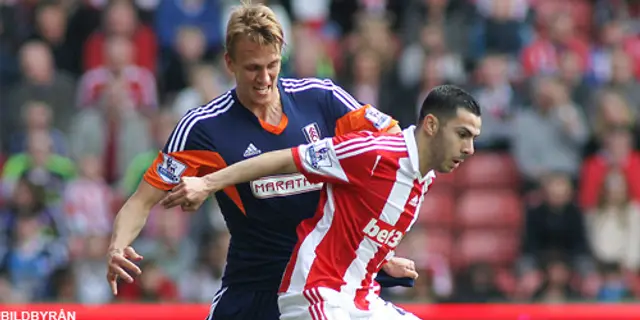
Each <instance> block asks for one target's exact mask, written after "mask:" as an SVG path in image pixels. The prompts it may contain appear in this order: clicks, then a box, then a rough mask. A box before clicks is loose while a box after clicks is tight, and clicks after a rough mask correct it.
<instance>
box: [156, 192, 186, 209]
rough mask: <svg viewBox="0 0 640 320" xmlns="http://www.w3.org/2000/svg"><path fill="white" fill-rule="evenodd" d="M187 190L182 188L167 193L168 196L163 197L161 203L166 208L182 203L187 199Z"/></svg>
mask: <svg viewBox="0 0 640 320" xmlns="http://www.w3.org/2000/svg"><path fill="white" fill-rule="evenodd" d="M186 197H187V190H186V189H184V188H182V189H179V190H175V191H171V192H169V193H168V194H167V196H166V197H165V198H164V199H162V201H161V204H162V205H163V206H164V207H165V208H166V209H170V208H173V207H175V206H177V205H181V204H183V203H184V201H185V200H186V199H187V198H186Z"/></svg>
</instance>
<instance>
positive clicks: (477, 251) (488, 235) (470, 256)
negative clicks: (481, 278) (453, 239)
mask: <svg viewBox="0 0 640 320" xmlns="http://www.w3.org/2000/svg"><path fill="white" fill-rule="evenodd" d="M519 240H520V238H519V236H518V233H517V232H513V231H496V230H483V231H479V230H473V231H467V232H464V233H462V234H461V235H460V237H459V238H458V241H457V243H456V244H455V245H454V251H453V252H454V255H455V256H454V257H453V262H454V266H455V268H456V269H460V268H465V267H468V266H469V265H470V264H472V263H477V262H486V263H490V264H492V265H495V266H506V265H509V264H511V263H512V262H513V261H514V259H515V257H516V255H517V253H518V251H519V250H518V249H519V247H520V241H519Z"/></svg>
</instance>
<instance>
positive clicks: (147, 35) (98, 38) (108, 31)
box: [83, 0, 158, 73]
mask: <svg viewBox="0 0 640 320" xmlns="http://www.w3.org/2000/svg"><path fill="white" fill-rule="evenodd" d="M103 14H104V16H103V18H102V29H101V30H98V31H95V32H94V33H93V34H91V36H90V37H89V39H87V41H86V42H85V44H84V52H83V67H84V70H85V71H89V70H93V69H97V68H100V67H102V66H105V65H108V64H109V60H110V59H111V58H110V57H108V53H106V52H108V51H106V50H105V47H106V46H107V42H108V41H109V38H112V37H123V38H125V39H128V40H129V41H130V42H131V45H132V47H133V57H132V58H131V63H132V64H135V65H137V66H138V67H142V68H145V69H146V70H147V71H149V72H151V73H155V72H156V68H157V55H158V44H157V40H156V37H155V34H154V33H153V30H152V29H151V28H150V27H148V26H146V25H144V24H143V23H141V22H140V21H138V14H137V12H136V8H135V7H134V6H133V4H132V3H131V1H128V0H114V1H109V2H108V5H107V6H106V7H105V8H104V11H103Z"/></svg>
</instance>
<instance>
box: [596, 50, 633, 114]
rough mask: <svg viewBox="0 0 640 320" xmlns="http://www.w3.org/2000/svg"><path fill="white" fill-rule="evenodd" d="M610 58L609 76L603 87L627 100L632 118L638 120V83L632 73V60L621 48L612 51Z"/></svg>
mask: <svg viewBox="0 0 640 320" xmlns="http://www.w3.org/2000/svg"><path fill="white" fill-rule="evenodd" d="M611 58H612V59H611V78H610V80H609V81H608V82H607V83H606V84H605V86H604V88H605V90H606V89H608V90H614V91H616V92H618V93H620V94H621V95H622V96H623V97H624V98H625V99H626V100H627V103H628V104H629V107H630V108H631V112H632V114H633V115H634V116H635V118H634V119H635V120H636V121H637V120H640V116H639V115H640V83H639V82H638V79H636V78H635V76H634V74H633V70H634V65H633V60H631V57H630V56H629V55H628V54H627V53H625V52H624V51H622V50H617V51H614V52H613V53H612V57H611Z"/></svg>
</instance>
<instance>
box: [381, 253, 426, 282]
mask: <svg viewBox="0 0 640 320" xmlns="http://www.w3.org/2000/svg"><path fill="white" fill-rule="evenodd" d="M382 269H383V270H384V271H385V272H386V273H387V274H388V275H390V276H392V277H394V278H411V279H417V278H418V272H417V271H416V263H415V262H413V260H409V259H405V258H398V257H393V258H391V260H389V261H388V262H387V263H385V264H384V265H383V266H382Z"/></svg>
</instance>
